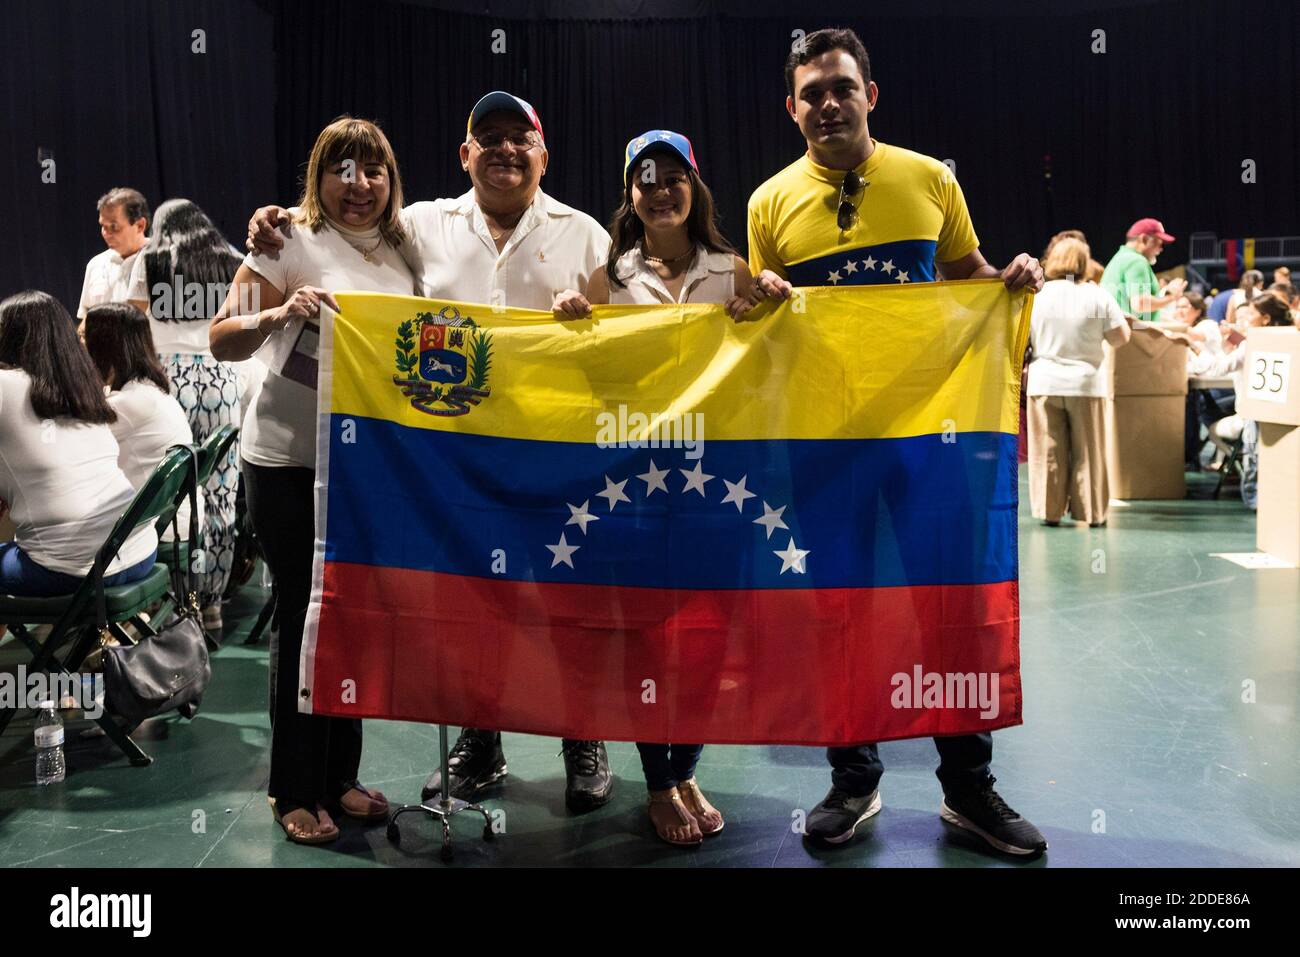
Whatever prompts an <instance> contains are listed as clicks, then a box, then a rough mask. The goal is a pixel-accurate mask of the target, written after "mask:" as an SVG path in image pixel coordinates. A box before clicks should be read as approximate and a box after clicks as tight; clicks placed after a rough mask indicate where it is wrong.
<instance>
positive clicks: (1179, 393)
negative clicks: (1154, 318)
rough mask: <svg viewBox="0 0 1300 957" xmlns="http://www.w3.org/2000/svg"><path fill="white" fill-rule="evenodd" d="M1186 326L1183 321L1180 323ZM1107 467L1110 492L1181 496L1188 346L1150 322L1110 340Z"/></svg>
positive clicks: (1126, 496) (1183, 487) (1106, 371)
mask: <svg viewBox="0 0 1300 957" xmlns="http://www.w3.org/2000/svg"><path fill="white" fill-rule="evenodd" d="M1178 328H1180V329H1181V328H1183V327H1181V326H1180V327H1178ZM1103 375H1109V376H1110V378H1111V382H1112V390H1111V395H1112V398H1111V399H1110V400H1108V401H1107V403H1106V470H1107V478H1108V481H1109V484H1110V494H1111V497H1112V498H1120V499H1133V498H1182V497H1183V496H1184V495H1185V494H1186V492H1187V488H1186V485H1185V484H1184V480H1183V420H1184V414H1185V410H1184V404H1185V403H1186V401H1187V398H1186V397H1187V347H1186V346H1185V345H1183V343H1181V342H1176V341H1174V340H1173V339H1170V338H1169V337H1168V336H1166V335H1165V334H1164V332H1163V331H1162V330H1161V329H1158V328H1155V327H1153V326H1150V325H1145V324H1143V325H1139V326H1137V327H1136V328H1134V329H1133V337H1132V338H1131V339H1130V340H1129V341H1128V343H1127V344H1125V345H1123V346H1121V347H1120V348H1118V349H1112V348H1111V347H1110V345H1109V344H1108V345H1107V346H1106V362H1105V365H1104V366H1103Z"/></svg>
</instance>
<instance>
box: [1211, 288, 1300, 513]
mask: <svg viewBox="0 0 1300 957" xmlns="http://www.w3.org/2000/svg"><path fill="white" fill-rule="evenodd" d="M1234 324H1235V326H1237V327H1238V328H1237V329H1232V330H1229V333H1230V335H1229V337H1228V339H1227V340H1225V341H1226V342H1227V343H1229V345H1225V349H1229V350H1230V351H1225V352H1224V354H1223V355H1220V356H1210V355H1205V354H1204V353H1205V350H1204V349H1203V348H1198V345H1197V343H1196V342H1194V341H1193V342H1192V343H1191V346H1192V349H1193V350H1194V351H1195V352H1196V353H1197V360H1198V361H1196V362H1195V363H1194V364H1193V366H1192V367H1191V370H1190V371H1191V372H1192V374H1193V375H1200V376H1207V377H1211V378H1213V377H1219V376H1232V377H1233V379H1234V381H1235V382H1236V387H1237V391H1243V390H1244V389H1245V376H1246V347H1245V345H1244V343H1245V338H1244V335H1242V334H1241V333H1244V332H1245V331H1246V330H1248V329H1251V328H1254V327H1256V326H1290V325H1294V324H1295V323H1294V321H1293V320H1292V318H1291V311H1290V309H1289V308H1287V304H1286V303H1285V302H1283V301H1282V299H1281V298H1280V297H1278V296H1275V295H1274V294H1273V293H1271V292H1264V293H1260V294H1259V295H1257V296H1255V297H1254V298H1253V299H1251V300H1250V301H1249V302H1246V303H1243V304H1242V305H1241V306H1240V307H1238V309H1237V312H1236V319H1235V323H1234ZM1238 439H1240V440H1241V465H1242V476H1241V497H1242V500H1243V501H1244V502H1245V503H1246V505H1247V506H1249V507H1250V508H1254V507H1255V498H1256V493H1255V473H1256V470H1257V468H1258V460H1257V458H1256V456H1255V448H1256V446H1257V445H1258V442H1259V429H1258V426H1257V425H1256V423H1255V422H1254V420H1252V419H1246V418H1243V417H1242V415H1241V413H1239V412H1234V413H1233V414H1232V415H1229V416H1225V417H1224V418H1222V419H1220V420H1219V421H1217V422H1216V423H1214V426H1213V428H1211V429H1210V440H1211V441H1212V442H1214V444H1215V446H1216V447H1218V448H1219V449H1220V450H1221V451H1222V452H1223V454H1224V456H1225V457H1226V456H1227V455H1228V454H1229V453H1230V452H1231V446H1232V443H1234V442H1236V441H1237V440H1238Z"/></svg>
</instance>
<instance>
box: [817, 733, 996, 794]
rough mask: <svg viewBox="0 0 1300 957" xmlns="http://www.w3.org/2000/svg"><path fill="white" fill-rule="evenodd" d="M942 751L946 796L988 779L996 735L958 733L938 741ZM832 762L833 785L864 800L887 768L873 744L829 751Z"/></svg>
mask: <svg viewBox="0 0 1300 957" xmlns="http://www.w3.org/2000/svg"><path fill="white" fill-rule="evenodd" d="M934 746H935V747H936V748H937V749H938V750H939V770H937V771H936V772H935V774H937V775H938V776H939V783H940V784H941V785H943V790H944V792H945V793H947V792H948V791H950V790H953V789H955V788H963V787H978V786H980V785H981V784H983V783H984V782H985V781H987V780H988V779H989V764H990V763H991V762H992V760H993V735H991V734H959V735H953V736H952V737H946V738H935V739H934ZM826 758H827V760H829V761H830V763H831V783H832V784H833V785H835V787H837V788H839V789H840V790H841V791H847V792H848V793H849V794H852V795H853V796H854V797H865V796H866V795H868V794H870V793H871V792H872V791H874V790H875V789H876V786H877V785H878V784H879V783H880V775H881V774H883V773H884V770H885V765H884V764H883V763H881V760H880V751H879V750H878V749H877V747H876V745H874V744H859V745H857V746H855V747H851V748H827V749H826Z"/></svg>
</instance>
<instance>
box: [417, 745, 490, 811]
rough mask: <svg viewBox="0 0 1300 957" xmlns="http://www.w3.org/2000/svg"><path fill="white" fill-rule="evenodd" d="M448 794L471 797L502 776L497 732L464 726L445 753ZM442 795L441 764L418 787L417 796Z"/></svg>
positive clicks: (464, 799) (463, 799) (425, 798)
mask: <svg viewBox="0 0 1300 957" xmlns="http://www.w3.org/2000/svg"><path fill="white" fill-rule="evenodd" d="M447 773H448V776H449V777H450V778H451V796H452V797H454V798H460V799H461V800H462V801H471V800H473V799H474V798H475V797H476V796H477V795H479V794H481V793H483V792H484V791H486V790H487V789H488V788H489V787H490V786H491V785H493V784H495V783H496V782H497V781H500V780H501V779H502V778H503V777H505V776H506V756H505V755H504V754H503V753H502V752H501V734H500V732H497V731H479V730H478V729H476V728H466V729H464V730H463V731H461V733H460V737H458V738H457V739H456V744H455V745H454V746H453V747H452V749H451V753H450V754H449V755H448V756H447ZM441 795H442V768H435V769H434V771H433V773H432V774H430V775H429V777H428V779H427V780H426V781H425V782H424V787H423V788H421V789H420V799H421V800H422V801H428V800H431V799H433V798H436V797H439V796H441Z"/></svg>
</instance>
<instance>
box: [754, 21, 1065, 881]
mask: <svg viewBox="0 0 1300 957" xmlns="http://www.w3.org/2000/svg"><path fill="white" fill-rule="evenodd" d="M785 76H786V88H787V91H788V94H789V96H788V97H787V99H786V109H787V110H788V111H789V113H790V118H791V119H792V120H794V121H795V123H797V124H798V126H799V129H800V131H801V132H802V133H803V135H804V138H805V140H807V143H808V152H807V153H806V154H804V155H803V156H801V157H800V158H799V159H798V160H796V161H795V162H794V163H792V164H790V165H789V166H787V167H786V168H785V169H783V170H782V171H781V172H779V173H777V174H776V175H775V176H773V177H772V178H771V179H769V180H768V181H767V182H766V183H763V185H761V186H760V187H759V188H758V189H756V190H755V191H754V195H753V196H752V197H750V200H749V265H750V270H751V272H753V274H754V276H755V277H757V278H756V280H755V284H754V292H753V293H752V294H751V297H750V298H751V301H752V302H753V303H757V302H758V301H760V300H762V299H763V298H767V297H772V298H781V299H784V298H788V297H789V296H790V294H791V291H792V287H793V286H796V285H799V286H826V285H866V284H872V283H908V282H932V281H934V280H935V279H940V278H941V279H979V278H985V277H996V276H1000V277H1001V278H1002V279H1003V281H1004V282H1005V283H1006V285H1007V288H1008V289H1019V288H1029V289H1032V290H1033V291H1035V292H1037V291H1038V290H1039V289H1041V288H1042V286H1043V272H1042V269H1041V267H1040V266H1039V264H1038V260H1037V259H1035V258H1034V257H1032V256H1030V255H1028V254H1027V253H1021V254H1020V255H1019V256H1017V257H1016V258H1015V259H1013V260H1012V261H1011V264H1010V265H1008V266H1007V267H1006V268H1005V269H1003V270H1001V271H999V270H998V269H996V268H995V267H993V266H991V265H989V264H988V263H987V262H986V261H985V259H984V257H983V256H982V255H981V254H980V251H979V240H978V238H976V236H975V229H974V227H973V226H972V225H971V221H970V214H969V213H968V212H967V210H966V200H965V198H964V197H963V196H962V192H961V187H959V186H958V185H957V181H956V178H955V177H954V176H953V175H952V173H951V171H950V170H949V169H948V167H947V166H945V165H944V164H943V163H940V162H939V161H938V160H936V159H931V158H930V157H928V156H922V155H921V154H920V153H913V152H912V151H910V150H905V149H903V148H901V147H898V146H891V145H887V144H885V143H880V142H877V141H876V140H873V139H872V138H871V135H870V133H869V132H868V129H867V114H868V113H870V112H871V111H872V110H873V109H874V108H875V106H876V98H877V96H878V94H879V91H878V89H877V87H876V84H875V83H873V82H872V81H871V64H870V61H869V59H868V57H867V52H866V50H865V49H863V46H862V41H861V40H859V39H858V37H857V35H856V34H855V33H854V32H853V31H852V30H818V31H817V32H815V33H811V34H809V35H808V36H807V37H805V38H804V42H803V44H802V45H801V46H800V47H799V48H798V49H796V50H794V51H792V52H791V54H790V57H789V58H788V59H787V61H786V68H785ZM934 741H935V745H936V747H937V748H938V749H939V757H940V764H939V770H938V772H937V773H938V776H939V780H940V783H941V784H942V785H943V790H944V800H943V804H942V805H941V807H940V814H941V815H942V817H943V819H944V820H945V821H948V822H949V823H951V824H954V825H956V826H958V827H961V828H964V829H966V830H969V831H971V832H972V833H975V834H977V835H979V836H980V837H981V838H983V839H984V840H985V841H987V842H988V843H989V844H990V845H991V846H993V847H995V848H997V849H998V850H1001V851H1004V852H1006V853H1009V854H1015V855H1019V856H1026V857H1028V856H1033V855H1037V854H1040V853H1041V852H1042V851H1043V850H1045V849H1046V847H1047V842H1046V841H1045V840H1044V839H1043V835H1042V834H1041V833H1039V831H1038V829H1037V828H1036V827H1034V825H1033V824H1031V823H1030V822H1029V821H1027V820H1025V819H1024V818H1023V817H1021V816H1020V815H1019V814H1017V813H1016V812H1015V811H1013V810H1011V808H1010V807H1008V806H1007V804H1006V803H1005V802H1004V801H1003V800H1002V798H1001V797H1000V796H999V795H998V793H997V792H996V791H994V790H993V777H992V775H991V774H990V773H989V763H990V761H991V760H992V757H993V739H992V736H991V735H989V734H972V735H959V736H952V737H945V738H935V739H934ZM827 757H828V758H829V760H830V763H831V767H832V774H831V778H832V787H831V790H830V793H829V794H828V795H827V796H826V798H825V799H824V800H823V801H822V802H821V803H820V804H818V805H817V807H816V808H814V809H813V811H812V813H811V814H810V815H809V817H808V821H807V834H808V836H809V838H811V839H813V840H816V841H819V842H822V843H828V844H841V843H844V842H847V841H848V840H850V839H851V838H852V837H853V834H854V831H855V830H856V828H857V826H858V824H860V823H861V822H862V821H864V820H866V819H867V818H869V817H871V816H872V815H874V814H876V813H877V812H878V811H879V810H880V791H879V787H878V784H879V781H880V776H881V773H882V772H883V770H884V766H883V765H882V764H881V761H880V755H879V753H878V751H877V749H876V746H875V745H874V744H864V745H859V746H856V747H844V748H830V749H828V751H827Z"/></svg>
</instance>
